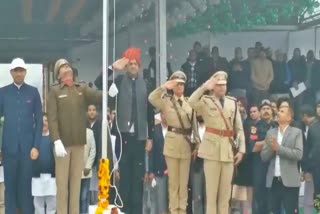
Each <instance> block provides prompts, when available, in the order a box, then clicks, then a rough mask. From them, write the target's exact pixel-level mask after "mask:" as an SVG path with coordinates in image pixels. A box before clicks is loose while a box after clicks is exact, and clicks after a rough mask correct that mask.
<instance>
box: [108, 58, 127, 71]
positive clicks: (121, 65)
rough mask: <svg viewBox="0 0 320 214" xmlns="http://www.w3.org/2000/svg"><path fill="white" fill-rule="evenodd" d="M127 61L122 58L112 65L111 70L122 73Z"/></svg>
mask: <svg viewBox="0 0 320 214" xmlns="http://www.w3.org/2000/svg"><path fill="white" fill-rule="evenodd" d="M128 62H129V59H127V58H125V57H123V58H121V59H118V60H117V61H115V62H114V63H113V64H112V68H113V69H114V70H116V71H123V70H124V69H125V67H126V66H127V64H128Z"/></svg>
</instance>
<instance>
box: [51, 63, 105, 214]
mask: <svg viewBox="0 0 320 214" xmlns="http://www.w3.org/2000/svg"><path fill="white" fill-rule="evenodd" d="M54 72H55V75H56V77H57V79H58V81H59V83H58V84H56V85H53V86H52V87H51V89H50V92H49V96H48V123H49V130H50V136H51V138H52V140H53V142H54V152H55V162H56V182H57V213H59V214H67V213H69V214H78V213H79V197H80V184H81V174H82V170H83V168H84V163H83V156H84V145H85V144H86V139H87V138H86V121H87V118H86V109H87V106H88V105H89V104H95V103H101V101H102V92H101V91H95V90H93V89H92V88H90V87H89V86H87V85H85V84H80V83H77V82H75V79H74V75H73V70H72V68H71V65H70V63H69V62H68V61H67V60H65V59H59V60H58V61H57V62H56V64H55V67H54Z"/></svg>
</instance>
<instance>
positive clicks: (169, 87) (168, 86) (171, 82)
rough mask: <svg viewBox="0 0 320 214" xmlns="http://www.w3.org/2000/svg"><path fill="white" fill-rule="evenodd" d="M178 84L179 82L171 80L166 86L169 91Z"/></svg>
mask: <svg viewBox="0 0 320 214" xmlns="http://www.w3.org/2000/svg"><path fill="white" fill-rule="evenodd" d="M177 84H178V82H177V80H169V81H167V82H166V83H165V84H164V87H165V88H166V89H167V90H172V89H173V88H174V87H175V86H176V85H177Z"/></svg>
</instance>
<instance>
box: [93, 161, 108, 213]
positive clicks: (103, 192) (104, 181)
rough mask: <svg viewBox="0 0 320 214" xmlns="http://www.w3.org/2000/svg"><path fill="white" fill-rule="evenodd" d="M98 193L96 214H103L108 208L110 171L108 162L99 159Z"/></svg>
mask: <svg viewBox="0 0 320 214" xmlns="http://www.w3.org/2000/svg"><path fill="white" fill-rule="evenodd" d="M98 178H99V193H98V200H99V203H98V208H97V210H96V214H103V212H104V211H106V210H108V207H109V189H110V170H109V160H108V159H101V160H100V167H99V176H98Z"/></svg>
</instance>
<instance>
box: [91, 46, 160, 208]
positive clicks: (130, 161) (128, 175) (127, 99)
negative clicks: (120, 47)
mask: <svg viewBox="0 0 320 214" xmlns="http://www.w3.org/2000/svg"><path fill="white" fill-rule="evenodd" d="M114 71H125V74H119V75H118V76H117V78H116V79H115V81H114V83H113V84H115V85H116V87H117V89H118V91H119V92H118V94H117V98H116V100H117V105H116V107H117V109H116V112H117V118H116V120H117V123H116V124H117V125H118V127H117V128H119V129H117V128H114V129H113V131H114V132H116V133H113V134H114V135H116V136H119V137H118V138H117V142H118V145H116V148H117V146H119V145H121V146H122V147H121V148H122V156H121V160H120V163H119V173H120V185H119V187H120V188H119V191H120V196H121V198H122V201H123V204H124V207H123V209H122V210H121V211H123V212H125V213H129V214H141V213H142V195H143V177H144V173H145V161H144V160H145V159H144V158H145V152H146V151H149V150H150V147H151V145H152V141H151V139H152V129H153V125H154V113H153V108H152V106H151V105H150V104H149V102H148V92H149V91H150V90H151V89H149V87H148V85H147V83H146V82H145V80H144V79H143V75H142V72H140V71H141V51H140V49H138V48H129V49H127V50H126V51H125V52H124V54H123V57H122V58H121V59H119V60H117V61H116V62H114V63H113V65H112V69H109V74H112V72H114ZM95 84H96V85H97V86H98V85H100V86H101V85H102V75H101V76H100V77H98V78H97V79H96V81H95ZM109 101H110V103H112V102H113V101H114V100H112V99H109ZM113 127H114V126H113ZM118 130H120V133H117V132H118ZM120 136H121V137H122V138H120ZM120 139H121V140H122V142H120ZM116 150H117V149H116Z"/></svg>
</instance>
